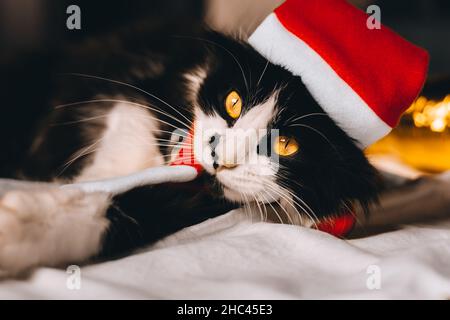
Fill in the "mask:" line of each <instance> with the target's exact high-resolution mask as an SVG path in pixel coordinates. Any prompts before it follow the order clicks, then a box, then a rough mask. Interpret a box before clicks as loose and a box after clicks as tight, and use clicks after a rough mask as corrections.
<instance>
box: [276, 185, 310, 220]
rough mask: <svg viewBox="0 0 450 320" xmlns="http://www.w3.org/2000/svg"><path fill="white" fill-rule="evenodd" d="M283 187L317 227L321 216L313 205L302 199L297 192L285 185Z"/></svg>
mask: <svg viewBox="0 0 450 320" xmlns="http://www.w3.org/2000/svg"><path fill="white" fill-rule="evenodd" d="M281 187H282V188H283V190H285V191H286V192H287V193H288V194H289V195H290V196H291V197H292V198H293V199H292V201H293V202H294V204H296V205H298V206H299V207H300V208H301V209H302V210H303V212H304V213H305V214H306V215H307V216H308V217H309V218H310V219H311V221H312V222H313V223H314V225H315V226H316V227H317V222H318V221H319V218H318V216H317V215H316V213H315V212H314V210H312V209H311V207H310V206H309V205H308V204H307V203H306V202H305V201H304V200H303V199H301V198H300V197H298V196H297V195H296V194H294V193H293V192H291V191H290V190H289V189H287V187H283V186H282V185H281ZM297 200H298V201H300V202H301V203H302V204H300V203H299V202H298V201H297ZM308 211H309V212H308ZM310 213H311V214H310Z"/></svg>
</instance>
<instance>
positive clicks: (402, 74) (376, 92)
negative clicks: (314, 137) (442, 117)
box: [249, 0, 428, 148]
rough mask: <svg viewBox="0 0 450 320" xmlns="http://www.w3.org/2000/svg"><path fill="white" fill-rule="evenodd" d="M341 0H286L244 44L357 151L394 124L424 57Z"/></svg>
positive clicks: (417, 81) (422, 71)
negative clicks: (293, 79) (297, 87)
mask: <svg viewBox="0 0 450 320" xmlns="http://www.w3.org/2000/svg"><path fill="white" fill-rule="evenodd" d="M367 20H368V16H367V15H366V14H365V13H364V12H363V11H361V10H359V9H357V8H355V7H353V6H352V5H350V4H348V3H347V2H346V1H345V0H320V1H312V0H287V1H286V2H284V3H283V4H282V5H281V6H280V7H278V8H277V9H276V10H275V11H274V12H273V13H271V14H270V15H269V16H268V17H267V18H266V19H265V20H264V21H263V22H262V24H261V25H259V27H258V28H257V29H256V31H255V32H254V33H253V34H252V35H251V37H250V38H249V43H250V44H251V45H252V46H253V47H254V48H255V49H256V50H257V51H259V52H260V53H261V54H262V55H263V56H265V57H266V58H267V59H269V60H270V61H271V62H272V63H274V64H278V65H282V66H284V67H285V68H286V69H288V70H290V71H291V72H292V73H293V74H295V75H298V76H300V77H301V78H302V80H303V82H304V83H305V85H306V87H307V88H308V90H309V91H310V93H311V94H312V96H313V97H314V98H315V99H316V101H317V102H318V103H319V104H320V106H321V107H322V108H323V109H324V110H325V111H326V112H327V113H328V114H329V115H330V117H331V118H333V120H334V121H336V123H337V124H338V125H339V126H340V127H341V128H342V129H343V130H344V131H345V132H347V134H348V135H349V136H350V137H352V138H354V139H356V140H357V141H358V142H359V143H360V146H361V147H362V148H364V147H367V146H369V145H370V144H372V143H373V142H375V141H377V140H379V139H380V138H382V137H383V136H385V135H386V134H387V133H389V132H390V131H391V130H392V128H393V127H395V126H396V124H397V123H398V120H399V118H400V116H401V114H402V113H403V112H404V111H405V110H406V109H407V108H408V107H409V106H410V104H411V103H412V102H413V101H414V99H415V98H416V97H417V95H418V94H419V92H420V90H421V89H422V86H423V83H424V81H425V78H426V73H427V69H428V54H427V52H426V51H425V50H423V49H421V48H419V47H416V46H415V45H413V44H411V43H410V42H408V41H406V40H405V39H403V38H402V37H400V36H399V35H398V34H396V33H394V32H393V31H391V30H390V29H388V28H387V27H385V26H381V28H380V29H370V28H369V27H368V26H367Z"/></svg>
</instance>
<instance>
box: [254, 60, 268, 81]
mask: <svg viewBox="0 0 450 320" xmlns="http://www.w3.org/2000/svg"><path fill="white" fill-rule="evenodd" d="M268 66H269V60H267V62H266V65H265V67H264V69H263V71H262V73H261V75H260V76H259V79H258V82H257V83H256V87H259V84H260V83H261V80H262V79H263V77H264V74H265V73H266V71H267V67H268Z"/></svg>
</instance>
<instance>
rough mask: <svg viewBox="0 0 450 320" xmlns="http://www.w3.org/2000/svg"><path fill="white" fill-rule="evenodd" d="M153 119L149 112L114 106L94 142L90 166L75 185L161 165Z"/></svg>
mask: <svg viewBox="0 0 450 320" xmlns="http://www.w3.org/2000/svg"><path fill="white" fill-rule="evenodd" d="M158 130H159V126H158V121H157V119H156V116H155V115H153V114H152V113H151V112H149V110H147V109H145V108H143V107H139V106H136V105H131V104H127V103H117V104H116V105H114V107H113V108H112V109H111V111H110V112H109V115H108V117H107V119H106V129H105V131H104V132H103V134H102V136H101V137H99V139H98V140H97V142H96V145H95V149H96V151H95V153H94V155H93V159H92V162H91V163H90V164H89V165H88V166H87V167H85V168H84V169H83V171H82V172H81V174H80V175H79V176H78V177H77V178H76V179H75V182H81V181H89V180H98V179H105V178H111V177H116V176H121V175H127V174H131V173H134V172H136V171H139V170H142V169H145V168H149V167H154V166H158V165H162V164H164V160H163V157H162V155H161V153H160V151H159V147H158V140H157V138H156V133H157V132H158Z"/></svg>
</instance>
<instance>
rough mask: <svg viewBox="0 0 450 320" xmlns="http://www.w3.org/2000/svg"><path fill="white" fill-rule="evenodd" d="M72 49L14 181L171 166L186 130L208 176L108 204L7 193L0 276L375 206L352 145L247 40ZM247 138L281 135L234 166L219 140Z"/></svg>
mask: <svg viewBox="0 0 450 320" xmlns="http://www.w3.org/2000/svg"><path fill="white" fill-rule="evenodd" d="M68 52H69V53H68V54H67V55H66V56H64V59H62V60H61V61H60V68H59V71H60V72H61V73H60V74H59V75H58V76H57V77H56V81H55V83H56V84H55V87H54V89H53V94H52V98H51V101H50V103H49V105H51V106H52V109H51V111H50V112H49V114H48V115H47V116H46V117H45V119H44V120H41V122H40V125H39V129H38V131H37V133H36V138H35V139H34V141H33V144H32V147H31V149H30V150H29V153H28V157H27V158H26V160H25V161H24V162H23V163H22V164H21V165H20V166H21V170H20V172H18V174H17V177H21V178H26V179H32V180H36V181H53V182H61V183H69V182H83V181H90V180H98V179H104V178H110V177H115V176H121V175H126V174H130V173H133V172H137V171H139V170H142V169H145V168H148V167H152V166H159V165H164V164H168V163H169V162H170V161H171V160H172V159H171V156H172V148H173V147H174V145H175V144H176V141H174V139H173V132H174V130H177V129H185V130H193V134H194V141H195V143H194V146H195V148H199V147H200V146H201V149H202V151H201V152H195V155H196V157H197V159H196V160H197V161H198V162H200V163H201V164H202V166H203V167H204V168H205V172H204V174H203V175H202V176H201V178H199V179H198V180H197V181H195V182H194V183H191V184H185V185H159V186H152V187H141V188H136V189H134V190H131V191H129V192H127V193H125V194H122V195H120V196H117V197H115V198H113V199H111V198H110V197H109V196H108V195H105V194H102V193H99V194H91V195H89V196H85V195H83V194H82V193H81V192H80V191H77V190H65V189H59V188H57V187H55V188H52V187H42V188H38V189H33V190H28V191H27V192H25V191H13V192H9V193H7V194H6V195H4V196H3V197H2V198H1V199H0V270H2V272H6V273H8V274H10V273H17V272H20V271H23V270H26V269H29V268H31V267H34V266H39V265H49V266H52V265H64V264H66V263H72V262H78V263H79V262H83V261H86V260H87V259H90V258H95V257H108V256H111V255H120V254H125V253H127V252H129V251H130V250H132V249H135V248H138V247H141V246H144V245H146V244H150V243H152V242H154V241H156V240H158V239H160V238H162V237H164V236H166V235H168V234H170V233H173V232H175V231H177V230H179V229H181V228H183V227H186V226H189V225H192V224H195V223H198V222H201V221H203V220H205V219H207V218H210V217H212V216H214V215H219V214H222V213H224V212H227V211H228V210H230V209H231V208H235V207H237V206H253V208H254V210H260V212H261V214H263V213H264V212H267V210H268V209H271V210H272V211H273V212H275V213H276V215H278V216H280V219H281V220H285V221H292V222H294V223H298V224H303V225H306V226H311V225H312V224H313V223H314V222H315V221H316V220H317V219H320V218H323V217H326V216H329V215H332V214H338V213H341V212H346V211H348V210H349V208H354V207H362V208H367V205H368V204H369V203H370V202H371V201H373V200H374V199H375V198H376V194H377V188H378V187H377V186H378V179H377V173H376V170H375V169H374V168H373V167H372V166H371V165H370V164H369V163H368V161H367V160H366V158H365V156H364V154H363V152H362V151H361V150H360V148H359V147H358V146H357V145H356V142H355V141H353V140H352V139H351V138H350V137H349V136H347V134H346V133H344V132H343V131H342V130H341V129H340V128H339V127H338V126H337V124H336V123H334V122H333V120H331V118H329V117H328V116H327V114H326V113H324V111H323V110H322V109H321V108H320V106H319V105H318V104H317V102H316V101H315V100H314V99H313V98H312V97H311V95H310V93H309V92H308V90H307V89H306V88H305V86H304V84H303V83H302V79H301V78H300V77H297V76H293V75H292V74H291V73H290V72H288V71H287V70H285V69H283V68H282V67H280V66H276V65H273V64H271V63H270V62H268V61H267V60H266V59H265V58H263V57H262V56H261V55H260V54H258V53H257V52H256V51H255V50H254V49H253V48H251V47H250V46H249V45H248V44H247V43H246V42H244V41H240V40H236V39H233V38H230V37H228V36H224V35H222V34H219V33H216V32H209V31H207V32H204V33H202V34H201V35H196V36H192V37H191V36H186V37H176V36H174V37H171V36H167V37H166V36H162V35H160V36H155V35H149V34H146V33H145V32H141V33H138V32H134V33H131V34H130V33H123V34H119V35H115V36H111V37H105V38H103V39H102V40H97V41H95V42H87V43H86V44H85V45H84V46H83V47H77V48H71V49H70V50H69V51H68ZM199 128H202V129H199ZM249 129H250V131H251V130H258V131H259V132H261V130H262V131H263V132H267V135H268V136H270V135H272V132H278V135H277V136H276V137H270V138H271V139H269V141H272V142H274V143H272V144H270V146H269V149H268V152H261V149H262V148H261V146H259V145H251V148H248V150H246V151H245V153H246V154H248V155H253V156H254V157H255V158H257V159H258V161H257V164H256V165H255V164H254V163H246V162H244V163H234V162H233V161H230V160H229V159H231V158H232V155H230V154H228V153H227V152H222V151H221V150H224V149H223V148H219V147H218V146H220V144H221V143H223V139H224V134H223V133H224V132H225V131H226V130H231V131H233V130H244V131H245V132H246V131H247V130H249ZM273 130H276V131H273ZM204 132H209V134H207V135H206V134H204ZM242 139H243V140H245V139H246V137H245V136H242ZM237 145H238V146H239V143H238V144H237ZM272 153H276V154H277V156H278V163H274V161H272V157H271V154H272Z"/></svg>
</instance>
